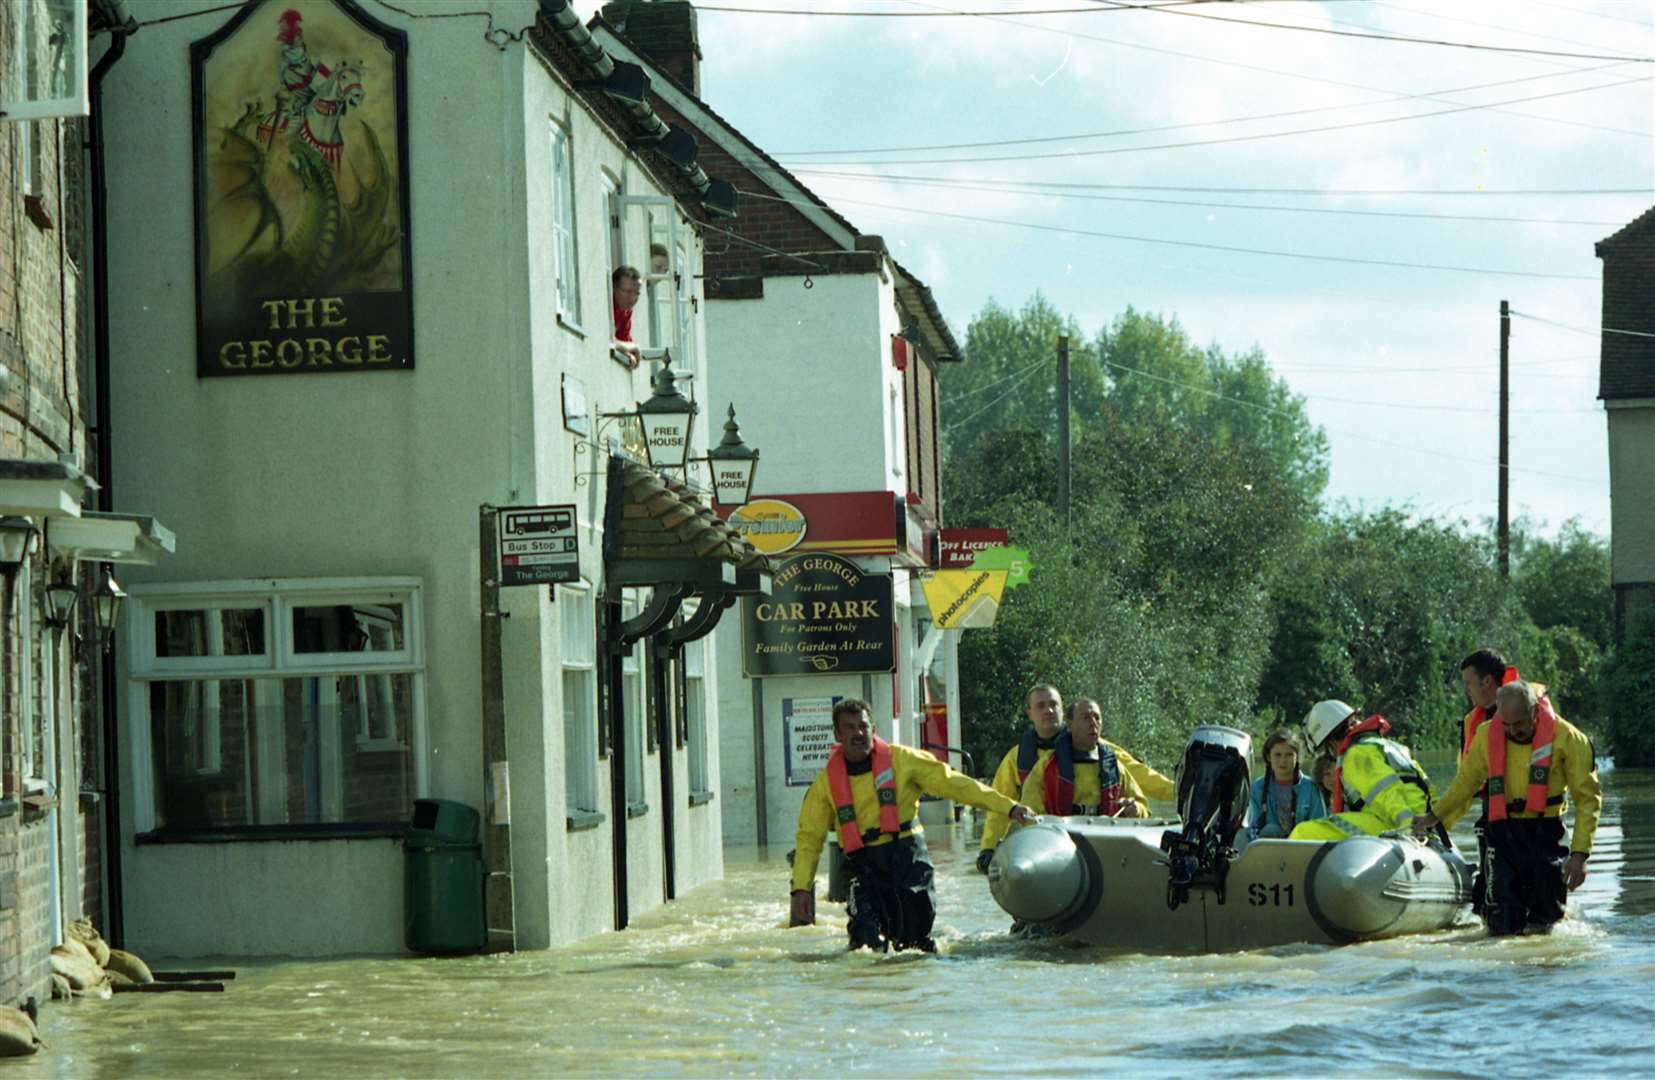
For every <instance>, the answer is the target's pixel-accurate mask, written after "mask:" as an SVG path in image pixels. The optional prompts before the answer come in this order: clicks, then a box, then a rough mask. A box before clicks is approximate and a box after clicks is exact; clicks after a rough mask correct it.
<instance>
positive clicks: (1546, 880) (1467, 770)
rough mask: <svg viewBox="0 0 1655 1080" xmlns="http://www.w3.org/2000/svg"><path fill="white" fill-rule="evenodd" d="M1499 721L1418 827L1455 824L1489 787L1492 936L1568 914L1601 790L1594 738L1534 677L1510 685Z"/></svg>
mask: <svg viewBox="0 0 1655 1080" xmlns="http://www.w3.org/2000/svg"><path fill="white" fill-rule="evenodd" d="M1497 701H1498V710H1497V712H1496V713H1495V717H1494V719H1493V720H1492V721H1491V722H1489V723H1487V724H1484V725H1482V726H1481V727H1480V728H1478V729H1477V733H1476V735H1475V736H1473V738H1472V740H1471V746H1470V747H1469V748H1468V749H1467V750H1466V752H1465V757H1464V758H1463V759H1461V761H1460V771H1459V772H1458V773H1457V774H1456V775H1455V777H1454V780H1453V782H1452V783H1450V784H1449V785H1448V790H1446V791H1444V792H1443V793H1442V799H1441V800H1440V801H1439V802H1438V804H1437V809H1436V813H1434V814H1425V815H1422V816H1421V817H1420V818H1419V819H1417V820H1416V822H1415V824H1414V828H1415V829H1416V830H1419V831H1423V830H1425V829H1428V828H1432V827H1434V826H1435V825H1436V824H1437V819H1438V818H1439V817H1440V818H1441V819H1442V821H1443V823H1445V824H1448V825H1452V824H1453V823H1454V822H1455V821H1457V820H1459V818H1460V817H1461V816H1463V815H1464V814H1465V812H1466V809H1467V808H1468V807H1470V805H1471V800H1472V799H1473V798H1475V797H1476V795H1477V793H1478V792H1479V791H1481V790H1483V785H1484V784H1485V783H1486V784H1487V785H1488V795H1487V812H1488V825H1487V835H1488V845H1489V847H1490V848H1492V849H1493V852H1494V860H1493V864H1492V866H1491V867H1490V873H1489V882H1488V886H1487V891H1486V893H1485V896H1484V901H1483V919H1484V921H1485V922H1487V924H1488V932H1489V933H1490V934H1493V935H1503V934H1516V933H1521V932H1522V931H1523V930H1525V929H1534V930H1540V931H1544V930H1546V929H1549V928H1550V927H1551V925H1552V924H1553V923H1555V922H1557V920H1559V919H1561V918H1562V917H1563V908H1564V905H1565V903H1566V902H1567V901H1568V896H1569V890H1571V889H1577V888H1579V887H1580V884H1581V882H1583V881H1585V880H1586V859H1587V857H1588V856H1589V855H1591V853H1592V839H1593V837H1594V836H1595V835H1596V834H1597V828H1598V816H1599V814H1600V812H1601V811H1602V807H1603V794H1602V790H1601V789H1600V788H1599V786H1598V775H1597V762H1596V759H1595V756H1594V753H1593V750H1592V741H1591V740H1590V739H1588V738H1587V737H1586V736H1585V734H1583V733H1582V732H1581V730H1580V729H1579V728H1577V727H1575V726H1574V725H1573V724H1571V723H1569V722H1568V721H1567V720H1564V719H1563V718H1562V717H1561V716H1557V715H1556V714H1555V713H1553V712H1552V709H1551V702H1549V701H1548V700H1547V699H1546V697H1545V696H1544V695H1543V694H1541V693H1540V692H1539V691H1538V689H1537V687H1536V686H1535V685H1534V684H1533V683H1527V682H1523V681H1521V680H1518V681H1516V682H1512V683H1507V684H1505V685H1503V686H1501V687H1500V689H1499V691H1498V693H1497ZM1565 791H1566V792H1567V793H1568V797H1569V799H1572V800H1573V801H1574V810H1575V826H1574V833H1573V835H1572V836H1571V837H1570V843H1569V846H1568V848H1567V849H1565V847H1564V846H1563V811H1564V808H1565V806H1566V802H1565V799H1564V792H1565Z"/></svg>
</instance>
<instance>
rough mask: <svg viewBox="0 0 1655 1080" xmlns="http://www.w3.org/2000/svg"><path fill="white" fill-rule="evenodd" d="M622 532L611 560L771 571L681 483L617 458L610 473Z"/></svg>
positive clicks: (765, 561)
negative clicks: (722, 565) (703, 563)
mask: <svg viewBox="0 0 1655 1080" xmlns="http://www.w3.org/2000/svg"><path fill="white" fill-rule="evenodd" d="M611 475H612V477H613V478H614V480H618V481H619V482H618V483H612V484H611V496H610V497H611V498H612V499H614V500H616V507H615V508H616V510H617V511H618V513H619V519H620V529H619V532H618V535H619V544H618V547H615V548H612V550H611V557H612V558H619V559H633V560H644V561H648V562H657V561H669V562H693V561H697V560H703V561H711V562H724V563H729V564H730V565H732V566H734V567H736V568H737V569H739V570H748V571H759V572H762V573H766V574H767V573H769V572H770V561H769V559H767V558H766V557H765V556H764V554H763V553H761V552H760V551H759V550H758V549H757V548H755V547H754V546H753V545H752V544H751V543H749V542H748V541H747V539H746V537H744V536H742V535H741V533H739V532H737V531H736V530H734V529H732V528H730V526H728V525H726V524H725V523H724V522H723V521H722V520H720V519H719V517H718V515H717V514H715V513H713V511H712V510H711V508H709V507H708V506H707V505H706V504H705V503H703V502H701V500H700V499H698V498H697V497H696V496H695V495H694V493H692V492H691V491H690V490H689V489H688V488H687V487H685V486H684V484H682V483H681V482H679V481H677V480H673V479H670V478H667V477H664V476H662V475H660V474H659V473H657V472H655V471H654V470H653V469H650V468H647V467H645V466H643V465H640V464H638V463H636V462H632V461H625V460H620V459H617V468H616V469H615V471H614V472H613V473H612V474H611Z"/></svg>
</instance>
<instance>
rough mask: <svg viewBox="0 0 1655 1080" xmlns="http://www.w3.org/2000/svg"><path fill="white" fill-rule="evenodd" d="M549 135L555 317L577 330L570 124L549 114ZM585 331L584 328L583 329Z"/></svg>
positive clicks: (577, 248) (577, 251) (577, 242)
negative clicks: (550, 141) (555, 276)
mask: <svg viewBox="0 0 1655 1080" xmlns="http://www.w3.org/2000/svg"><path fill="white" fill-rule="evenodd" d="M547 125H548V127H549V128H550V131H551V138H552V258H553V260H554V262H555V263H556V269H557V282H556V287H555V288H554V289H553V292H554V293H555V294H556V304H557V318H558V321H559V322H561V323H563V324H564V325H566V326H570V327H573V328H574V329H576V330H580V329H581V318H580V231H579V230H578V229H577V228H576V227H575V224H576V221H577V220H578V217H577V215H576V213H575V165H574V139H573V136H572V134H571V133H570V131H569V125H568V124H567V123H565V122H563V121H560V120H558V119H557V118H556V117H550V118H548V120H547ZM583 332H584V331H583Z"/></svg>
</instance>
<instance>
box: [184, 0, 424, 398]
mask: <svg viewBox="0 0 1655 1080" xmlns="http://www.w3.org/2000/svg"><path fill="white" fill-rule="evenodd" d="M407 59H408V48H407V37H406V35H405V34H403V33H402V32H401V31H400V30H397V29H395V28H394V27H390V26H386V25H385V24H383V23H381V22H379V21H378V20H376V19H374V18H373V17H371V16H370V15H368V14H367V13H366V12H365V11H363V10H362V9H361V8H359V7H358V6H357V5H356V4H354V3H351V2H350V0H274V2H267V3H254V4H248V5H245V6H244V7H243V8H242V9H241V10H240V11H239V12H237V13H236V15H235V16H234V17H232V18H231V19H230V20H229V21H228V22H227V23H225V24H224V26H223V27H221V28H220V29H219V30H218V31H216V32H215V33H213V34H211V35H209V36H208V37H205V38H203V39H201V40H200V41H197V42H194V43H193V44H192V45H191V46H190V68H191V71H190V74H191V90H192V93H193V95H194V99H193V106H194V108H193V123H194V126H195V233H196V374H197V375H199V376H202V377H205V376H209V375H283V374H298V373H301V372H310V373H323V372H328V373H332V372H351V371H396V370H403V369H407V368H411V367H413V366H414V333H413V328H414V318H413V294H412V289H411V277H412V273H411V268H410V265H409V240H408V219H409V213H408V115H407V112H408V110H407V81H408V73H407V66H408V64H407Z"/></svg>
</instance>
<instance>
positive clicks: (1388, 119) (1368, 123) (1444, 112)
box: [814, 75, 1652, 168]
mask: <svg viewBox="0 0 1655 1080" xmlns="http://www.w3.org/2000/svg"><path fill="white" fill-rule="evenodd" d="M1651 78H1652V76H1649V75H1639V76H1636V77H1635V78H1631V79H1617V80H1616V81H1614V82H1607V83H1596V84H1594V85H1592V86H1577V87H1574V88H1573V89H1569V90H1554V91H1552V92H1551V93H1547V94H1531V95H1529V96H1527V97H1520V98H1510V99H1507V100H1505V101H1495V102H1490V103H1488V104H1486V105H1455V106H1452V107H1450V108H1446V109H1432V110H1430V111H1428V112H1416V113H1407V114H1405V115H1403V116H1380V117H1376V118H1374V119H1372V120H1347V121H1345V122H1344V123H1340V124H1323V125H1321V126H1319V127H1302V128H1290V129H1288V130H1286V131H1261V132H1256V133H1254V134H1251V135H1227V136H1224V137H1222V138H1217V139H1191V140H1188V141H1185V142H1172V143H1152V144H1151V145H1149V146H1112V147H1106V148H1103V149H1097V150H1066V151H1052V152H1048V153H1041V154H996V155H987V156H979V157H946V158H904V159H903V160H901V161H898V162H890V161H856V160H851V161H841V160H833V161H821V162H815V163H814V164H818V165H836V166H839V167H841V168H843V167H845V166H860V167H872V166H880V165H892V164H896V165H957V164H964V163H977V162H989V161H1046V160H1051V159H1053V158H1062V159H1064V160H1072V159H1075V158H1085V157H1103V156H1106V155H1111V154H1140V153H1144V152H1145V151H1149V150H1184V149H1189V148H1191V147H1196V146H1219V145H1222V144H1227V143H1243V142H1261V141H1263V140H1266V139H1281V138H1286V137H1288V136H1292V135H1320V134H1325V133H1327V132H1330V131H1348V130H1350V129H1353V128H1364V127H1377V126H1380V125H1382V124H1398V123H1402V122H1404V121H1408V120H1426V119H1430V118H1431V117H1435V116H1450V115H1453V114H1455V113H1463V112H1475V111H1477V110H1479V109H1487V108H1492V107H1493V106H1496V105H1517V104H1521V103H1522V102H1526V101H1545V100H1548V99H1551V98H1560V97H1568V96H1570V95H1573V94H1585V93H1589V92H1591V91H1593V90H1610V89H1614V88H1615V87H1619V86H1630V85H1631V84H1633V83H1641V82H1649V81H1650V79H1651Z"/></svg>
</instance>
